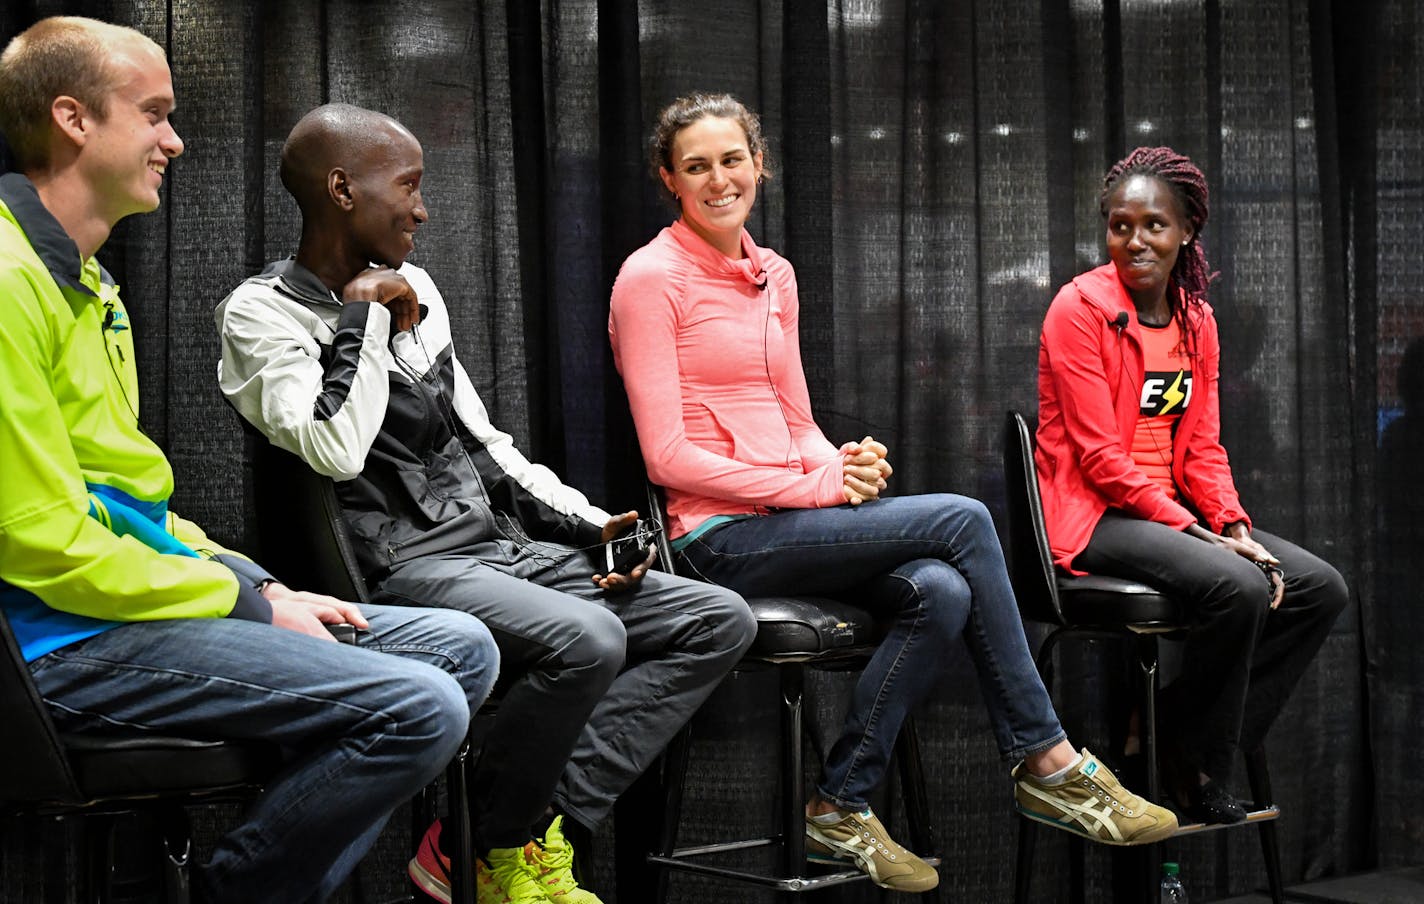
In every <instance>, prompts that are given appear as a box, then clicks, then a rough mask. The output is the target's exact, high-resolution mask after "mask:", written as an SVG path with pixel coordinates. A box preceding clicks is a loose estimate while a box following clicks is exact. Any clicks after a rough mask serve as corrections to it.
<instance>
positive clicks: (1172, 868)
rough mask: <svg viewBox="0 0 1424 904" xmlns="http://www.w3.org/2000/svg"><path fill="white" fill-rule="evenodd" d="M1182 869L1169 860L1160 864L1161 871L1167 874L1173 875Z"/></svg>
mask: <svg viewBox="0 0 1424 904" xmlns="http://www.w3.org/2000/svg"><path fill="white" fill-rule="evenodd" d="M1181 871H1182V868H1181V867H1180V866H1178V865H1177V864H1175V863H1172V862H1171V861H1168V862H1167V863H1164V864H1162V872H1163V873H1165V874H1167V875H1168V876H1175V875H1177V874H1178V873H1180V872H1181Z"/></svg>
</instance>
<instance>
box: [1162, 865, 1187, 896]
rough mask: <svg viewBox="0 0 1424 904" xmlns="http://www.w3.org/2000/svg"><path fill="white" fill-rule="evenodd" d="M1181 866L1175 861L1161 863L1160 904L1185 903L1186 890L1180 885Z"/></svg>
mask: <svg viewBox="0 0 1424 904" xmlns="http://www.w3.org/2000/svg"><path fill="white" fill-rule="evenodd" d="M1181 872H1182V868H1181V867H1180V866H1178V865H1177V864H1175V863H1164V864H1162V896H1161V897H1160V898H1159V899H1158V900H1159V901H1161V902H1162V904H1187V890H1186V888H1184V887H1183V886H1182V877H1181V875H1180V874H1181Z"/></svg>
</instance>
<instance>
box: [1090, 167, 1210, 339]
mask: <svg viewBox="0 0 1424 904" xmlns="http://www.w3.org/2000/svg"><path fill="white" fill-rule="evenodd" d="M1106 207H1107V242H1108V257H1109V258H1111V259H1112V262H1113V265H1114V266H1115V267H1116V268H1117V276H1118V279H1120V280H1122V284H1123V285H1124V286H1126V287H1127V293H1128V295H1130V296H1132V300H1133V303H1134V304H1135V305H1136V306H1137V310H1138V311H1139V312H1144V313H1148V314H1152V315H1160V313H1161V311H1162V309H1163V306H1164V305H1166V303H1167V285H1168V281H1169V280H1170V279H1171V276H1172V268H1173V267H1175V266H1176V264H1177V255H1178V254H1179V253H1180V252H1181V250H1182V246H1183V245H1185V244H1187V243H1188V242H1190V241H1191V240H1192V236H1193V234H1194V233H1193V232H1192V227H1191V224H1190V223H1188V222H1187V218H1186V215H1185V214H1184V213H1183V211H1182V206H1181V204H1180V203H1179V202H1178V200H1177V196H1176V195H1175V194H1173V192H1172V188H1171V186H1169V185H1168V184H1167V183H1166V182H1163V181H1162V180H1161V179H1158V178H1156V177H1154V176H1144V175H1140V174H1139V175H1132V176H1128V177H1127V178H1125V179H1123V180H1122V181H1121V182H1120V183H1118V185H1117V187H1116V188H1115V189H1113V191H1112V193H1111V194H1109V195H1108V197H1107V204H1106Z"/></svg>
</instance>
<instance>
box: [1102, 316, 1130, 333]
mask: <svg viewBox="0 0 1424 904" xmlns="http://www.w3.org/2000/svg"><path fill="white" fill-rule="evenodd" d="M1104 319H1106V320H1107V321H1108V326H1115V327H1117V334H1118V335H1119V336H1121V335H1122V330H1123V327H1125V326H1127V312H1126V311H1118V312H1117V316H1116V317H1112V318H1104Z"/></svg>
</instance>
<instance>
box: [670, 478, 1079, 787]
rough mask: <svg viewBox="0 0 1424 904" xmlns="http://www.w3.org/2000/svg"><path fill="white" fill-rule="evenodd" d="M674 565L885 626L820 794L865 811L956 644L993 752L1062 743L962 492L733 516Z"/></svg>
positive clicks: (1006, 589) (745, 590)
mask: <svg viewBox="0 0 1424 904" xmlns="http://www.w3.org/2000/svg"><path fill="white" fill-rule="evenodd" d="M682 555H683V558H684V560H685V561H686V563H687V564H688V565H689V566H690V567H691V568H692V569H693V570H695V571H696V572H697V573H699V574H701V575H702V576H703V577H705V578H707V579H708V580H710V581H713V582H715V583H718V584H721V585H722V586H724V587H730V588H731V589H733V590H736V591H737V592H739V593H741V594H743V595H747V596H755V595H758V594H762V595H771V594H808V595H820V596H832V597H844V598H846V599H849V600H852V601H854V602H855V603H856V604H857V605H860V606H863V607H865V608H866V609H869V610H870V611H871V612H873V613H875V614H877V615H880V616H884V617H889V618H893V623H892V625H891V627H890V630H889V633H888V634H887V635H886V636H885V639H884V640H883V641H881V644H880V647H879V649H877V650H876V652H875V655H874V656H873V657H872V658H871V660H870V664H869V665H867V666H866V668H865V671H864V672H863V673H861V676H860V678H859V680H858V681H857V683H856V687H855V693H854V696H853V698H852V701H851V706H850V711H849V713H848V714H847V715H846V723H845V726H844V728H843V729H842V732H841V735H840V737H839V738H838V739H837V741H836V742H835V744H834V745H833V746H832V747H831V751H830V753H829V754H828V756H827V758H826V763H825V767H824V770H823V773H822V777H821V782H820V785H819V789H818V790H819V791H820V793H821V796H822V797H823V798H824V799H825V800H827V801H829V802H831V803H833V804H835V805H836V806H838V807H842V808H845V809H859V808H863V807H864V806H865V805H866V797H867V796H868V794H869V792H870V789H872V788H873V787H875V786H876V785H877V784H879V783H880V781H881V779H882V778H884V775H885V769H886V766H887V765H888V763H889V760H890V752H891V750H892V749H893V748H894V746H895V737H896V735H898V734H899V732H900V726H901V725H902V724H903V723H904V721H905V717H906V716H907V715H908V714H909V712H910V710H911V709H913V708H914V707H915V706H916V705H918V704H919V703H920V702H921V701H922V700H924V699H925V697H926V696H928V695H929V693H930V691H931V690H933V689H934V687H935V684H936V682H937V681H938V679H939V677H940V675H941V674H942V672H943V668H942V664H943V663H944V661H945V658H946V656H947V655H949V654H948V650H949V648H950V647H951V646H952V645H953V644H954V642H955V640H956V639H957V638H962V639H963V641H964V643H965V645H966V646H967V647H968V649H969V655H970V658H971V659H972V660H973V661H974V667H975V668H976V669H977V670H978V673H979V686H980V690H981V691H982V693H983V695H984V703H985V705H986V706H987V707H988V710H989V720H990V722H991V723H992V724H993V728H994V737H995V740H996V741H997V743H998V746H999V752H1000V753H1001V754H1002V755H1003V756H1004V758H1005V759H1006V760H1009V761H1015V760H1019V759H1022V758H1023V757H1025V756H1027V755H1028V754H1031V753H1037V752H1039V751H1043V750H1047V749H1049V748H1050V747H1053V746H1054V745H1055V744H1057V743H1058V742H1059V741H1061V740H1063V738H1064V733H1063V728H1062V726H1060V725H1059V724H1058V716H1057V715H1056V714H1055V713H1054V711H1053V703H1052V701H1050V700H1049V698H1048V692H1047V691H1046V690H1044V687H1043V682H1042V681H1041V680H1040V679H1039V677H1038V671H1037V670H1036V669H1035V668H1034V664H1033V657H1032V656H1030V655H1029V651H1028V643H1027V641H1026V640H1025V639H1024V633H1023V623H1022V622H1021V621H1020V620H1019V613H1018V605H1017V603H1016V602H1015V601H1014V592H1013V589H1012V588H1011V587H1010V586H1009V577H1008V573H1007V572H1006V570H1005V568H1004V554H1003V551H1002V550H1001V549H1000V548H999V539H998V535H997V534H995V532H994V524H993V521H992V520H991V519H990V517H989V512H988V510H987V509H985V508H984V505H983V504H982V503H980V502H979V501H978V500H976V499H970V498H968V497H966V496H953V495H931V496H902V497H894V498H889V499H882V500H879V501H876V502H869V503H866V504H864V505H860V506H849V505H842V506H838V507H836V508H826V509H796V510H791V511H783V512H778V513H776V514H773V515H768V516H766V517H758V518H747V519H744V520H741V521H734V522H731V523H729V524H726V525H723V526H721V527H717V528H714V529H712V530H711V531H709V532H707V533H706V534H703V535H702V536H701V537H698V538H697V539H696V540H694V541H693V542H692V543H690V544H689V545H688V546H687V548H686V549H684V550H683V553H682Z"/></svg>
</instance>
